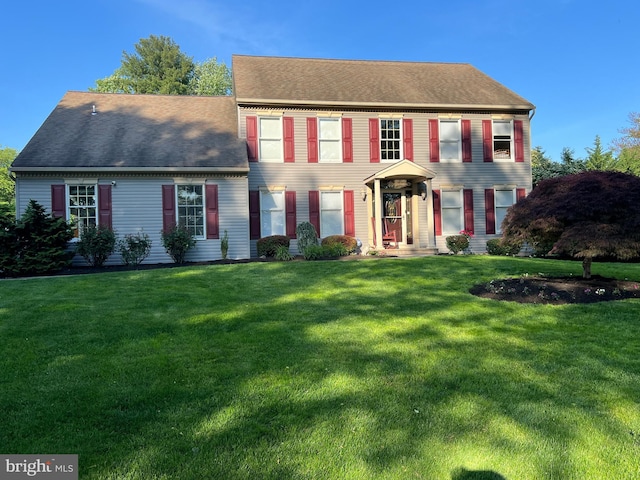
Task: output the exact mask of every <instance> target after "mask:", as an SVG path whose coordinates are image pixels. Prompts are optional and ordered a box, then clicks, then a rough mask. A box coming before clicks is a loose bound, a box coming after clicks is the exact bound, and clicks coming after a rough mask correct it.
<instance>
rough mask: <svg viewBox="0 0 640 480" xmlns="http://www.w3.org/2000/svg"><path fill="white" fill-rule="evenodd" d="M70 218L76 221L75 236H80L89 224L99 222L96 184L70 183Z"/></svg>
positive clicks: (92, 224)
mask: <svg viewBox="0 0 640 480" xmlns="http://www.w3.org/2000/svg"><path fill="white" fill-rule="evenodd" d="M68 189H69V190H68V191H69V194H68V195H67V199H68V204H67V208H68V211H69V218H70V219H71V221H72V222H73V223H74V236H75V237H80V236H81V235H82V231H83V230H84V229H85V228H86V227H88V226H96V225H97V224H98V197H97V195H96V186H95V185H68Z"/></svg>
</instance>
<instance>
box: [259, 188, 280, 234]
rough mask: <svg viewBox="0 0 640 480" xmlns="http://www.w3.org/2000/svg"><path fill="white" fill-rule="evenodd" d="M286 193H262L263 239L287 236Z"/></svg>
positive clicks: (261, 228) (261, 221)
mask: <svg viewBox="0 0 640 480" xmlns="http://www.w3.org/2000/svg"><path fill="white" fill-rule="evenodd" d="M284 215H285V209H284V191H282V192H260V231H261V234H262V236H263V237H268V236H270V235H284V234H285V218H284Z"/></svg>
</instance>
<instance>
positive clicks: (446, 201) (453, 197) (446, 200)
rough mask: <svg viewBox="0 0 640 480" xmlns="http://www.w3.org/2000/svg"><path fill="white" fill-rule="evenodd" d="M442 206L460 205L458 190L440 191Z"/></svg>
mask: <svg viewBox="0 0 640 480" xmlns="http://www.w3.org/2000/svg"><path fill="white" fill-rule="evenodd" d="M442 206H443V207H461V206H462V200H461V198H460V192H459V191H452V192H447V191H444V192H442Z"/></svg>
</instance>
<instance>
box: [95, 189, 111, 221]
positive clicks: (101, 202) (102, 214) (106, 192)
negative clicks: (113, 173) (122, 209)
mask: <svg viewBox="0 0 640 480" xmlns="http://www.w3.org/2000/svg"><path fill="white" fill-rule="evenodd" d="M98 225H104V226H105V227H109V228H112V222H111V185H98Z"/></svg>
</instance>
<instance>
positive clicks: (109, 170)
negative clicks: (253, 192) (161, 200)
mask: <svg viewBox="0 0 640 480" xmlns="http://www.w3.org/2000/svg"><path fill="white" fill-rule="evenodd" d="M10 170H11V171H12V172H25V173H26V172H31V173H38V172H41V173H53V172H60V173H73V172H77V173H97V172H102V173H217V174H220V173H249V168H248V167H11V168H10Z"/></svg>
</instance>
